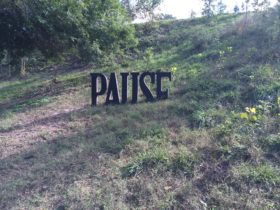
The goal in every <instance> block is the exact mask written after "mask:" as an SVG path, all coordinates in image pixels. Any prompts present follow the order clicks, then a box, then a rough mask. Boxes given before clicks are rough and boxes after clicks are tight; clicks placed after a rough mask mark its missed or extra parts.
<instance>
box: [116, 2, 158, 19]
mask: <svg viewBox="0 0 280 210" xmlns="http://www.w3.org/2000/svg"><path fill="white" fill-rule="evenodd" d="M162 2H163V0H121V4H122V5H123V7H124V8H125V9H126V11H127V13H128V15H129V16H130V17H131V18H132V19H133V20H134V19H136V18H150V19H153V18H154V17H155V13H154V12H155V10H156V9H157V8H158V7H159V6H160V4H161V3H162Z"/></svg>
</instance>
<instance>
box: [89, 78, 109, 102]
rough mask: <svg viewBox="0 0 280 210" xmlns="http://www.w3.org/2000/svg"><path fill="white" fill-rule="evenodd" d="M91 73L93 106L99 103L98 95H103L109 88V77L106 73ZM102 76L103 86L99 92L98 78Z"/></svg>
mask: <svg viewBox="0 0 280 210" xmlns="http://www.w3.org/2000/svg"><path fill="white" fill-rule="evenodd" d="M90 75H91V100H92V103H91V104H92V106H96V104H97V97H98V96H100V95H103V94H104V93H105V92H106V90H107V78H106V76H105V75H104V74H100V73H92V74H90ZM98 78H100V80H101V88H100V91H99V92H98V83H97V79H98Z"/></svg>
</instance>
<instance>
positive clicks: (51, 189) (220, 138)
mask: <svg viewBox="0 0 280 210" xmlns="http://www.w3.org/2000/svg"><path fill="white" fill-rule="evenodd" d="M277 24H278V23H277V21H276V22H275V21H274V20H272V19H269V18H266V17H263V16H254V17H252V16H250V17H248V19H245V17H243V16H234V15H223V16H217V17H214V18H213V19H212V20H211V21H208V20H206V19H204V18H198V19H194V20H180V21H179V20H176V21H163V22H155V23H149V24H143V25H137V26H136V29H137V30H136V31H137V36H138V38H139V48H138V49H137V50H136V52H133V53H132V55H130V56H128V57H127V60H125V61H123V62H122V64H119V65H118V64H114V65H111V66H106V67H99V68H97V67H87V66H86V67H83V68H82V67H81V68H76V69H75V68H73V67H72V66H69V65H67V64H64V66H62V67H57V66H55V68H53V69H52V70H51V69H50V70H49V71H48V72H41V73H37V74H34V75H29V76H28V77H27V78H25V79H14V80H10V81H1V82H0V115H1V118H0V157H1V164H0V209H59V210H62V209H279V208H280V167H279V165H280V157H279V155H280V153H279V151H280V130H279V125H280V117H279V113H280V77H279V76H280V71H279V67H280V62H279V58H280V54H279V50H280V49H279V48H280V46H279V44H278V43H279V38H278V37H279V36H278V34H279V33H278V28H279V25H277ZM145 70H152V71H156V70H172V71H173V77H174V78H173V82H172V84H166V85H168V87H169V88H170V89H171V95H170V98H169V99H168V100H165V101H158V102H155V103H142V102H141V103H139V104H137V105H129V104H127V105H121V106H103V105H100V106H98V107H91V106H90V78H89V73H90V72H105V73H109V72H113V71H116V72H120V71H145ZM54 75H55V76H54ZM54 78H55V79H54Z"/></svg>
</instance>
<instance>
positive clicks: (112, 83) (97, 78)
mask: <svg viewBox="0 0 280 210" xmlns="http://www.w3.org/2000/svg"><path fill="white" fill-rule="evenodd" d="M120 76H121V81H122V83H121V86H122V91H121V98H120V95H119V86H118V79H117V75H116V73H111V74H110V78H109V80H108V79H107V77H106V76H105V75H104V74H102V73H92V74H91V88H92V93H91V97H92V105H93V106H95V105H97V102H98V96H101V95H105V94H106V101H105V104H106V105H108V104H125V103H127V101H128V78H129V76H131V79H132V98H131V103H132V104H135V103H137V101H138V87H139V85H140V88H141V90H142V92H143V94H144V96H145V97H146V100H147V101H150V102H152V101H155V100H156V99H157V100H161V99H167V98H168V95H169V90H168V89H166V90H162V80H163V79H164V78H167V79H168V80H169V81H171V79H172V76H171V72H143V73H139V72H132V73H120ZM146 78H150V81H151V84H156V98H155V97H154V96H153V94H152V92H151V90H150V89H149V87H148V86H147V84H146V81H145V79H146ZM99 83H100V88H99Z"/></svg>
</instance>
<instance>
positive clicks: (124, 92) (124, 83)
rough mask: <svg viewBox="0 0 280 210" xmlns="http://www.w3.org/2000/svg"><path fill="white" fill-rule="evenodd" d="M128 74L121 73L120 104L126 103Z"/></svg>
mask: <svg viewBox="0 0 280 210" xmlns="http://www.w3.org/2000/svg"><path fill="white" fill-rule="evenodd" d="M128 75H129V73H121V76H122V104H125V103H126V102H127V83H128V82H127V80H128Z"/></svg>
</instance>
